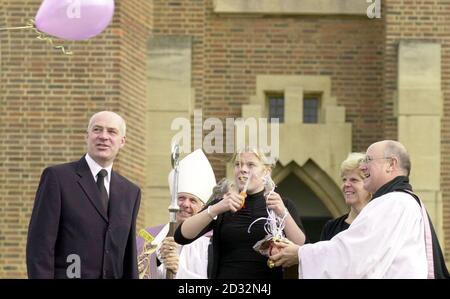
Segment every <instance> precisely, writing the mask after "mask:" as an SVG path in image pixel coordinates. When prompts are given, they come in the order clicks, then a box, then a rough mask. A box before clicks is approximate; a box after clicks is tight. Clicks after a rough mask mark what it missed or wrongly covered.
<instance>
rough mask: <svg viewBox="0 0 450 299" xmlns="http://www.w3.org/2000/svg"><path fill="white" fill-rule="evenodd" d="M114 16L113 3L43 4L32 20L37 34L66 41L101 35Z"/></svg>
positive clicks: (61, 0) (59, 0)
mask: <svg viewBox="0 0 450 299" xmlns="http://www.w3.org/2000/svg"><path fill="white" fill-rule="evenodd" d="M113 15H114V0H44V2H42V4H41V7H39V10H38V12H37V14H36V17H35V25H36V28H37V29H38V30H39V31H42V32H45V33H47V34H49V35H52V36H56V37H59V38H61V39H66V40H84V39H88V38H91V37H94V36H96V35H97V34H100V33H101V32H102V31H103V30H105V28H106V27H108V25H109V23H110V22H111V19H112V17H113Z"/></svg>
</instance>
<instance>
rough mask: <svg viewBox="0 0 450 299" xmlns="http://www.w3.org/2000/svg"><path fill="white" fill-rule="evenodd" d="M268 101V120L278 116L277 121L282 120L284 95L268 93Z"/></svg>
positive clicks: (280, 121) (281, 121)
mask: <svg viewBox="0 0 450 299" xmlns="http://www.w3.org/2000/svg"><path fill="white" fill-rule="evenodd" d="M267 99H268V101H269V122H270V121H271V119H272V118H278V122H279V123H283V122H284V95H283V94H269V95H267Z"/></svg>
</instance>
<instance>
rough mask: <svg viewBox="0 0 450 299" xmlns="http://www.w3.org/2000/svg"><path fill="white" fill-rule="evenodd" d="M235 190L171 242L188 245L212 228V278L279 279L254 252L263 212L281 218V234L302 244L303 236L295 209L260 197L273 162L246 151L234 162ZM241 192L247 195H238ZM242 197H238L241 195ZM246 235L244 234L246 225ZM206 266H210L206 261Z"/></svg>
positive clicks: (180, 229)
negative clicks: (282, 224)
mask: <svg viewBox="0 0 450 299" xmlns="http://www.w3.org/2000/svg"><path fill="white" fill-rule="evenodd" d="M233 161H234V180H235V185H236V189H237V190H230V191H229V192H227V193H226V194H225V195H224V196H223V198H220V199H216V200H214V201H212V202H211V203H210V204H209V205H208V206H207V207H206V208H205V209H203V211H201V212H200V213H198V214H197V215H194V216H192V217H190V218H188V219H186V221H184V222H183V223H182V224H181V225H180V226H179V227H178V229H177V230H176V232H175V241H176V242H177V243H179V244H188V243H191V242H193V241H194V240H195V239H197V238H199V237H200V236H202V235H203V234H204V233H205V232H207V231H209V230H211V229H213V232H214V233H213V237H212V238H213V256H214V259H213V261H212V262H213V265H212V273H211V278H223V279H229V278H237V279H245V278H253V279H273V278H279V279H281V278H282V277H283V272H282V269H281V268H269V267H268V266H267V257H265V256H263V255H261V254H260V253H258V252H256V251H255V250H254V249H253V246H254V245H255V243H256V242H258V241H260V240H261V239H263V238H264V237H265V236H266V232H265V230H264V221H256V222H255V220H257V219H259V218H261V217H267V216H268V213H267V209H269V210H273V211H274V212H275V213H276V214H277V215H278V216H280V217H284V216H286V217H285V228H284V233H285V235H286V237H287V238H288V239H290V240H291V241H292V242H294V243H295V244H299V245H302V244H304V242H305V235H304V234H303V232H302V231H301V229H300V228H299V226H300V225H301V224H300V223H301V222H300V217H299V215H298V213H297V210H296V208H295V206H294V204H293V203H292V202H291V201H290V200H287V199H282V198H281V197H280V195H279V194H278V193H276V192H271V193H270V194H269V195H268V194H266V195H265V194H264V193H265V192H264V191H265V181H266V180H267V178H268V176H270V174H271V167H272V166H273V164H274V163H273V162H271V161H270V159H269V158H268V157H267V156H266V155H265V154H264V153H263V152H262V151H261V150H257V149H250V148H247V149H246V150H244V151H241V152H240V153H238V154H236V155H235V156H234V157H233ZM245 189H246V196H245V195H241V194H242V191H245ZM240 193H241V194H240ZM252 223H253V225H252V226H251V231H250V232H249V231H248V229H249V227H250V225H251V224H252ZM209 262H211V261H209Z"/></svg>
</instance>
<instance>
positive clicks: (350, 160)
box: [341, 153, 365, 178]
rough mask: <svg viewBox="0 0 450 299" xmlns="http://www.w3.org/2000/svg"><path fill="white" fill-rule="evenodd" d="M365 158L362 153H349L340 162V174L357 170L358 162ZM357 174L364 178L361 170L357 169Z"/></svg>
mask: <svg viewBox="0 0 450 299" xmlns="http://www.w3.org/2000/svg"><path fill="white" fill-rule="evenodd" d="M364 158H365V155H364V154H362V153H350V154H348V156H347V158H346V159H345V160H344V161H343V162H342V163H341V176H343V175H344V173H346V172H350V171H354V170H359V164H360V163H361V161H362V160H363V159H364ZM359 175H360V176H361V178H364V175H363V173H362V171H360V170H359Z"/></svg>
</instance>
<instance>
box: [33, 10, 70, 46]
mask: <svg viewBox="0 0 450 299" xmlns="http://www.w3.org/2000/svg"><path fill="white" fill-rule="evenodd" d="M28 26H31V28H33V30H34V32H35V33H36V34H37V35H38V36H37V37H36V38H37V39H39V40H43V41H46V42H47V43H48V44H50V45H51V46H52V47H53V48H54V49H56V50H61V52H63V54H65V55H72V54H73V52H72V51H69V50H68V49H66V47H65V46H61V45H55V44H54V43H53V39H52V38H51V37H50V36H48V35H47V34H45V33H44V32H41V31H39V30H38V29H37V28H36V26H35V24H34V20H33V19H31V20H29V21H28Z"/></svg>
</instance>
